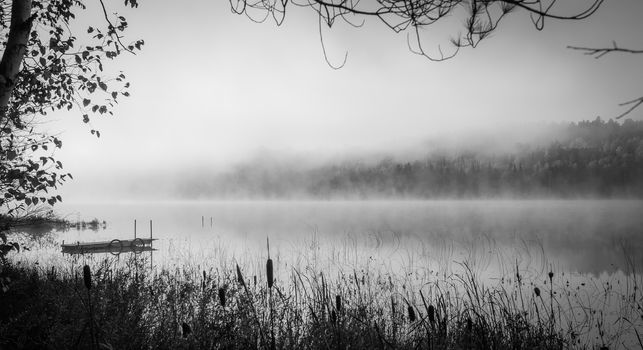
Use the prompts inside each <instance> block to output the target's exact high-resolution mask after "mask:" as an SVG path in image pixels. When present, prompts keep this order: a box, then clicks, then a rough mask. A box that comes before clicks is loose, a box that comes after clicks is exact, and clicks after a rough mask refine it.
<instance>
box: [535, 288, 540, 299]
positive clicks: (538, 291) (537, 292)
mask: <svg viewBox="0 0 643 350" xmlns="http://www.w3.org/2000/svg"><path fill="white" fill-rule="evenodd" d="M534 293H535V294H536V296H537V297H539V296H540V288H538V287H534Z"/></svg>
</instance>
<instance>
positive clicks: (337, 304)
mask: <svg viewBox="0 0 643 350" xmlns="http://www.w3.org/2000/svg"><path fill="white" fill-rule="evenodd" d="M335 308H336V309H337V311H341V310H342V297H341V296H339V295H336V296H335Z"/></svg>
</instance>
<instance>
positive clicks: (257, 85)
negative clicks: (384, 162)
mask: <svg viewBox="0 0 643 350" xmlns="http://www.w3.org/2000/svg"><path fill="white" fill-rule="evenodd" d="M121 3H122V2H121V1H119V2H116V3H112V4H108V5H109V6H112V7H111V8H109V10H110V11H120V12H123V14H125V15H126V17H127V19H128V22H129V24H130V29H129V33H130V34H129V35H130V37H131V39H138V38H142V39H144V40H145V45H144V47H143V50H142V51H141V52H140V53H137V55H135V56H134V55H123V56H121V57H119V58H118V60H116V61H114V62H113V63H111V64H110V68H109V69H113V70H122V71H124V72H125V74H126V75H127V76H128V78H129V80H130V82H131V84H132V89H131V93H132V95H131V97H130V98H129V99H124V100H121V102H120V103H119V106H118V108H116V110H115V116H114V117H109V118H107V117H104V118H99V117H95V118H94V119H93V121H92V125H91V126H87V125H84V124H83V123H82V121H81V120H82V118H81V113H79V112H68V113H58V114H54V115H53V116H52V117H51V118H52V119H51V122H50V123H49V124H48V126H47V127H48V128H50V130H52V132H56V133H60V134H61V138H62V140H63V141H64V147H63V149H62V150H60V151H58V153H57V154H56V156H57V157H58V158H59V159H60V160H61V161H62V162H63V163H64V164H65V169H66V171H69V172H71V173H72V174H74V178H75V180H74V181H73V182H70V183H68V184H67V185H65V186H64V188H63V190H62V191H61V192H62V193H63V195H64V196H66V198H70V197H71V198H72V199H73V198H82V197H92V196H100V195H101V193H102V194H104V192H105V191H113V190H116V189H118V188H119V187H120V186H119V182H118V181H117V180H114V179H126V178H131V179H141V178H145V177H146V176H149V177H150V178H153V177H154V176H155V174H156V175H158V174H163V173H165V174H167V173H179V172H181V171H185V169H188V170H189V169H194V171H199V169H206V168H207V169H215V170H220V171H225V170H226V169H230V168H231V167H232V166H234V165H235V164H239V163H243V162H246V161H249V160H252V159H257V158H261V157H263V156H264V155H268V154H269V155H288V156H293V155H294V156H298V157H302V158H307V159H320V160H322V159H324V160H325V159H333V158H334V157H343V156H347V155H359V154H372V153H387V152H391V153H396V152H398V153H399V152H405V151H408V150H416V151H417V150H418V149H424V148H429V147H431V145H435V142H433V143H431V142H429V141H430V140H450V141H451V142H460V141H462V142H466V141H468V140H470V139H471V135H474V134H479V133H488V134H494V135H497V136H498V137H497V139H498V140H510V141H511V142H514V141H516V142H517V141H519V140H520V139H522V138H528V137H529V136H530V135H529V133H530V130H536V129H537V128H534V127H532V126H534V125H541V124H542V123H551V122H568V121H579V120H585V119H594V118H595V117H596V116H599V115H600V116H601V117H603V118H605V119H607V118H609V117H612V116H616V115H618V114H619V113H620V112H621V111H622V109H619V107H618V104H619V103H621V102H624V101H627V100H630V99H633V98H636V97H639V96H641V94H643V86H642V85H643V83H642V82H643V57H641V56H640V55H639V56H636V55H627V54H621V55H611V56H606V57H604V58H602V59H600V60H597V59H594V58H592V57H589V56H585V55H583V54H582V53H580V52H577V51H573V50H569V49H567V48H566V46H567V45H579V46H608V45H611V42H612V40H616V41H617V42H618V44H619V46H624V47H632V48H639V49H640V48H643V39H641V38H643V36H641V35H640V34H641V33H643V21H641V20H640V15H641V14H643V2H641V1H638V0H618V1H617V0H607V1H605V3H604V4H603V6H602V7H601V8H600V9H599V10H598V12H597V13H595V14H594V15H593V16H592V17H590V18H588V19H585V20H583V21H565V22H560V21H555V20H548V21H546V22H545V28H544V30H542V31H537V30H536V29H535V28H534V26H533V24H532V23H531V21H530V20H529V17H528V15H527V14H526V13H525V12H524V11H517V12H515V13H513V14H512V15H510V16H509V17H507V18H506V19H505V20H503V22H502V23H501V25H500V26H499V28H498V30H497V31H496V32H494V34H493V35H492V37H491V38H489V39H486V40H485V41H483V42H482V43H481V44H480V45H479V46H478V47H477V48H475V49H464V50H462V51H461V52H460V53H459V54H458V55H457V56H456V57H455V58H453V59H451V60H448V61H445V62H440V63H435V62H430V61H428V60H427V59H426V58H423V57H421V56H417V55H414V54H413V53H411V52H410V51H409V50H408V47H407V41H406V35H405V34H404V33H401V34H396V33H394V32H392V31H391V30H389V29H388V28H387V27H386V26H384V25H383V24H382V23H380V22H379V21H378V20H376V19H375V18H370V19H366V23H365V25H364V26H363V27H362V28H357V29H356V28H353V27H350V26H348V25H346V24H343V23H340V22H338V23H337V24H336V25H334V26H333V28H331V29H328V28H323V29H322V32H323V40H324V45H325V47H326V53H327V55H328V57H329V60H330V61H331V62H332V63H334V64H339V63H341V62H342V60H343V58H344V55H345V54H346V53H347V61H346V64H345V65H344V67H343V68H341V69H339V70H334V69H332V68H331V67H329V65H328V64H327V63H326V61H325V60H324V53H323V51H322V46H321V44H320V36H319V27H318V21H317V18H316V16H315V14H314V13H313V12H312V11H310V10H308V9H299V8H293V7H290V8H289V12H288V13H287V15H286V20H285V22H284V24H283V25H282V26H276V25H275V24H274V22H270V21H266V22H265V23H261V24H257V23H253V22H252V21H250V20H249V19H248V18H246V17H245V16H239V15H236V14H233V13H232V12H231V11H230V8H229V4H228V2H227V1H211V0H195V1H169V0H154V1H151V0H142V1H140V6H139V8H138V9H134V10H131V9H128V10H126V9H124V8H122V6H119V5H120V4H121ZM575 3H577V4H581V5H579V6H581V7H582V4H583V1H577V2H575ZM101 15H102V14H101V13H100V11H99V9H98V8H93V7H91V6H90V7H89V8H88V9H87V11H85V12H84V13H83V15H82V16H79V20H78V23H76V24H75V26H76V27H77V28H79V29H78V30H84V29H83V28H86V26H87V25H89V24H90V23H93V22H95V21H100V20H101V19H100V18H101V17H100V16H101ZM455 20H459V19H458V18H455ZM422 34H423V35H422V38H423V40H424V46H425V48H427V50H429V51H430V50H431V49H434V48H436V47H437V44H438V43H442V44H444V43H445V42H447V41H448V39H449V37H450V36H451V35H453V34H455V33H451V32H447V31H445V28H441V27H440V28H438V27H436V28H433V27H431V26H429V27H427V28H425V29H423V33H422ZM641 115H643V111H641V110H639V111H638V112H636V113H634V114H632V115H631V116H630V117H631V118H635V119H640V118H641ZM91 128H95V129H99V130H100V131H101V138H100V139H97V138H96V137H95V136H92V135H91V134H90V132H89V131H90V129H91ZM519 131H520V132H519ZM119 181H120V180H119ZM137 181H139V180H137Z"/></svg>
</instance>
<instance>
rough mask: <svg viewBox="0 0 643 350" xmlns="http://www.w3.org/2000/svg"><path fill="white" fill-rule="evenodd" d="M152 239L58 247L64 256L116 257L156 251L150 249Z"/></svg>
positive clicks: (82, 243)
mask: <svg viewBox="0 0 643 350" xmlns="http://www.w3.org/2000/svg"><path fill="white" fill-rule="evenodd" d="M156 240H157V239H156V238H154V239H152V238H134V239H113V240H111V241H102V242H76V243H67V244H65V242H64V241H63V244H61V245H60V247H61V248H62V252H63V253H66V254H94V253H111V254H114V255H118V254H120V253H127V252H134V253H140V252H149V251H153V250H156V249H153V248H152V242H153V241H156Z"/></svg>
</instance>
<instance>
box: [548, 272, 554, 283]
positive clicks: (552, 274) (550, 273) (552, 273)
mask: <svg viewBox="0 0 643 350" xmlns="http://www.w3.org/2000/svg"><path fill="white" fill-rule="evenodd" d="M548 275H549V281H550V282H551V280H552V279H553V278H554V272H553V271H549V274H548Z"/></svg>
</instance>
